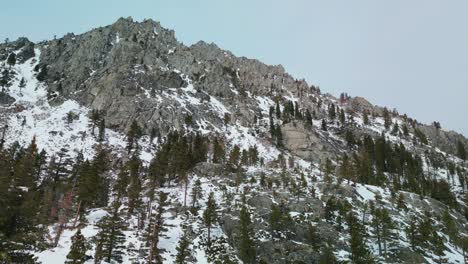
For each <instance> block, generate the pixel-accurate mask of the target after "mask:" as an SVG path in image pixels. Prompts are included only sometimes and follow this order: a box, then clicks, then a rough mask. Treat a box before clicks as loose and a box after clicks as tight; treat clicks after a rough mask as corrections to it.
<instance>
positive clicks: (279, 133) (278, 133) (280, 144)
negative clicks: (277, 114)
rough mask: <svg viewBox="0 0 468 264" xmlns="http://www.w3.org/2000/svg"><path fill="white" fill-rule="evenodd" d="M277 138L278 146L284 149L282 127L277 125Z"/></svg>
mask: <svg viewBox="0 0 468 264" xmlns="http://www.w3.org/2000/svg"><path fill="white" fill-rule="evenodd" d="M275 136H276V146H277V147H282V146H283V132H281V127H280V125H276V128H275Z"/></svg>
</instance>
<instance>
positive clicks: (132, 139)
mask: <svg viewBox="0 0 468 264" xmlns="http://www.w3.org/2000/svg"><path fill="white" fill-rule="evenodd" d="M142 135H143V132H142V131H141V128H140V126H139V125H138V123H137V122H136V120H133V122H132V124H131V125H130V129H129V130H128V133H127V151H128V153H130V151H132V150H133V149H135V148H138V140H139V139H140V137H141V136H142Z"/></svg>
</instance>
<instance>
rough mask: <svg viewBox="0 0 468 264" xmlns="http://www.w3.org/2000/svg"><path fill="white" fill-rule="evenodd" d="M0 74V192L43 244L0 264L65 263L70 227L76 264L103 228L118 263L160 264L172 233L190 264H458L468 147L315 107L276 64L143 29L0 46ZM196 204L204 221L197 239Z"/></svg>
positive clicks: (350, 104)
mask: <svg viewBox="0 0 468 264" xmlns="http://www.w3.org/2000/svg"><path fill="white" fill-rule="evenodd" d="M12 54H15V55H12ZM12 56H14V57H15V61H14V62H13V59H11V57H12ZM0 61H1V62H2V64H1V68H2V71H1V72H2V74H3V76H2V80H5V81H4V82H2V92H1V93H0V103H1V105H0V106H1V108H0V121H2V123H3V124H6V126H4V129H3V131H0V132H3V133H2V144H1V147H0V154H1V155H0V162H3V163H2V164H5V165H4V166H2V168H11V169H10V170H8V171H3V170H2V168H0V187H1V188H5V189H2V190H6V191H5V192H3V193H10V192H11V193H14V192H13V191H15V192H17V193H19V194H21V196H22V197H29V196H34V195H37V197H39V198H40V199H37V203H38V204H36V206H37V208H41V211H40V212H37V215H39V216H41V217H37V218H38V219H36V218H35V217H30V218H31V221H33V220H34V221H33V223H27V224H29V227H31V228H32V227H34V228H37V227H38V226H40V227H43V229H46V230H42V229H41V228H39V229H40V230H38V231H37V234H38V236H40V237H41V239H37V241H36V242H35V243H31V244H29V243H30V242H28V243H25V244H26V245H28V246H29V248H23V249H22V252H23V253H24V252H26V253H24V256H23V255H21V256H16V255H15V254H13V253H15V252H17V251H15V250H13V249H12V250H11V251H8V252H2V251H1V250H0V260H2V261H3V260H4V259H2V258H3V257H4V256H7V257H11V258H20V257H21V258H23V257H24V258H25V259H29V257H31V258H34V257H36V258H38V260H39V261H42V262H44V263H53V262H52V259H53V258H55V259H56V260H57V262H58V263H62V262H63V261H64V260H65V259H66V257H67V253H68V250H71V249H70V245H71V244H72V241H73V238H72V236H73V234H74V233H75V231H76V230H77V229H82V230H83V236H84V240H86V241H87V243H90V244H91V245H92V246H91V247H90V248H89V249H87V250H85V252H84V253H83V254H84V255H85V256H87V263H90V262H91V261H92V259H93V258H94V260H99V258H100V255H99V250H98V249H99V247H100V246H103V245H102V244H99V241H100V239H101V240H102V241H105V238H106V236H105V235H103V234H104V232H105V230H106V226H105V225H106V224H109V218H108V217H106V216H108V215H112V217H113V218H114V219H121V220H119V221H124V219H125V221H126V225H125V226H126V227H125V228H122V230H121V231H122V233H121V234H117V235H118V236H120V238H122V239H123V238H124V239H123V242H122V245H123V248H124V249H122V250H120V251H118V254H117V253H116V254H117V255H115V256H114V255H112V254H111V255H112V256H109V258H110V259H111V258H112V259H114V257H115V259H114V261H115V262H121V261H124V262H128V263H130V262H131V261H134V262H135V263H143V262H147V261H146V260H147V257H148V256H147V255H148V254H149V252H151V254H153V253H154V252H155V251H156V252H158V253H157V254H156V255H158V257H160V258H161V260H163V261H164V262H165V263H166V262H167V263H173V262H175V259H176V255H177V254H178V253H179V250H180V249H177V248H176V244H177V243H178V242H180V241H182V239H180V241H179V240H178V239H179V238H182V237H183V234H187V237H188V238H189V240H190V241H191V243H189V245H188V247H189V248H190V249H192V251H193V254H192V256H191V257H187V258H186V261H188V262H191V263H242V262H243V263H290V262H293V261H296V262H294V263H338V262H337V261H340V262H342V263H346V261H353V262H355V263H372V261H374V260H377V261H381V262H384V263H437V262H438V261H439V260H442V259H447V261H449V263H462V262H463V261H464V257H465V256H464V255H465V252H464V251H463V248H464V247H465V245H464V244H463V243H465V242H464V240H463V239H464V238H466V237H467V236H466V234H468V231H467V226H466V219H467V213H468V207H467V201H466V199H467V196H466V194H465V190H466V189H467V185H468V184H467V177H468V176H467V173H466V168H467V164H466V161H465V160H464V159H466V152H465V156H463V153H462V152H461V149H463V150H464V149H466V146H468V142H467V140H466V138H464V137H463V136H462V135H460V134H457V133H452V132H446V131H444V130H443V129H441V128H440V124H437V123H434V124H432V125H423V124H420V123H418V122H417V121H416V120H414V119H412V118H410V117H407V116H405V115H400V114H398V112H396V111H391V110H389V109H387V108H385V107H383V108H382V107H378V106H374V105H372V104H371V103H369V102H368V101H367V100H366V99H365V98H362V97H349V96H348V95H347V94H342V95H340V97H339V98H337V97H334V96H331V95H328V94H322V92H321V91H320V88H319V87H316V86H314V85H309V84H308V83H307V82H306V81H305V80H297V79H295V78H293V77H292V76H291V75H289V74H288V73H286V71H285V69H284V68H283V67H282V66H281V65H277V66H269V65H266V64H263V63H261V62H260V61H258V60H255V59H247V58H244V57H241V58H238V57H235V56H234V55H233V54H232V53H230V52H228V51H224V50H222V49H221V48H219V47H218V46H216V45H215V44H207V43H205V42H198V43H196V44H194V45H191V46H190V47H187V46H185V45H183V44H181V43H179V42H178V41H177V39H176V38H175V33H174V31H172V30H167V29H164V28H163V27H161V25H160V24H159V23H158V22H155V21H152V20H144V21H142V22H134V21H133V20H132V19H130V18H126V19H124V18H121V19H119V20H118V21H117V22H116V23H114V24H112V25H109V26H105V27H100V28H96V29H93V30H91V31H89V32H86V33H83V34H80V35H74V34H67V35H65V36H64V37H63V38H58V39H54V40H50V41H44V42H40V43H37V44H34V43H32V42H30V41H28V40H27V39H25V38H21V39H19V40H17V41H14V42H11V43H6V44H0ZM5 76H7V78H6V77H5ZM40 150H45V153H44V154H39V151H40ZM36 152H37V153H36ZM27 153H33V154H34V155H33V156H35V155H37V156H41V155H42V156H41V157H42V158H41V160H40V161H38V164H40V165H39V166H37V165H35V164H36V163H35V164H30V162H29V163H28V162H26V163H24V159H28V158H29V156H28V154H27ZM41 153H42V152H41ZM106 153H107V154H106ZM105 154H106V155H108V159H109V161H108V163H109V165H108V166H100V165H101V163H103V164H105V163H106V162H105V161H104V158H103V157H106V155H105ZM64 160H65V161H66V162H65V161H64ZM46 161H47V162H46ZM46 163H48V164H46ZM18 164H22V165H21V166H18ZM24 167H27V168H30V170H31V171H35V172H36V171H37V175H38V176H34V180H32V179H30V178H28V177H29V175H30V174H28V173H26V174H24V173H22V172H23V171H25V170H22V168H24ZM45 167H46V168H47V169H44V168H45ZM57 167H59V168H61V169H57ZM105 167H107V168H106V169H103V168H105ZM26 171H27V170H26ZM55 171H57V172H56V173H53V172H55ZM53 175H56V176H57V175H60V177H58V176H57V177H58V178H56V177H53ZM126 175H127V176H126ZM128 177H130V178H131V180H130V179H128ZM18 179H20V181H21V182H22V184H21V185H18ZM51 179H53V180H51ZM127 180H128V182H126V181H127ZM94 181H95V182H94ZM198 181H199V183H198ZM5 182H6V183H8V184H4V183H5ZM89 182H92V184H89ZM58 183H59V184H58ZM126 183H127V184H126ZM57 184H58V185H57ZM95 186H96V188H97V187H100V188H102V189H95V188H94V187H95ZM75 188H77V189H78V191H75ZM35 190H39V191H38V192H37V193H36V191H35ZM200 190H201V191H200ZM187 192H194V193H195V194H194V197H193V198H190V199H191V200H190V202H191V203H193V204H192V205H190V206H188V205H187V196H190V195H188V193H187ZM197 192H200V193H203V198H200V197H198V196H199V195H201V194H200V193H199V194H197ZM209 192H213V197H214V198H213V199H214V201H215V202H216V203H217V204H218V208H217V209H218V210H217V211H218V213H219V215H218V217H215V219H214V222H213V225H212V227H213V229H212V230H211V229H210V228H211V224H210V225H209V226H208V227H207V226H206V221H208V220H209V219H211V218H210V217H205V216H204V215H205V214H207V213H205V212H206V211H207V210H208V208H209V204H210V201H209V199H208V197H209V195H208V193H209ZM3 193H2V192H0V195H2V194H3ZM46 194H48V195H50V196H47V195H46ZM157 194H159V195H161V196H158V195H157ZM90 195H94V196H90ZM165 195H167V198H164V196H165ZM103 196H104V198H103ZM66 197H71V198H66ZM0 198H2V199H4V200H5V201H9V200H8V199H11V197H3V196H0ZM2 199H0V203H1V202H2V201H4V200H2ZM67 199H69V200H67ZM165 199H167V204H165V202H164V200H165ZM26 202H30V201H29V200H25V201H24V203H25V204H26ZM64 204H65V205H64ZM49 207H50V208H49ZM189 207H190V208H189ZM0 208H2V206H0ZM5 208H6V207H5ZM44 208H45V209H44ZM49 209H50V212H51V213H50V214H49V213H48V212H49V211H48V210H49ZM52 209H53V210H52ZM0 210H1V209H0ZM158 210H162V211H161V212H163V213H158V212H159V211H158ZM15 212H17V211H15ZM52 212H55V213H52ZM57 212H59V213H60V214H59V215H61V216H62V215H66V216H67V217H65V218H63V217H62V218H60V217H59V216H58V215H57ZM70 212H73V213H75V212H76V214H77V217H76V218H75V219H76V220H74V221H73V219H72V217H71V213H70ZM1 213H2V211H0V215H2V214H1ZM5 215H7V214H6V213H5ZM17 215H18V217H22V211H21V210H18V212H17ZM447 215H448V216H447ZM14 217H16V215H14ZM43 218H45V219H46V220H43ZM413 218H414V219H416V220H414V219H413ZM158 219H159V220H158ZM161 219H163V220H164V221H167V225H166V228H165V229H166V230H163V229H164V228H163V229H161V230H162V231H161V230H160V231H161V234H160V236H157V237H158V239H157V240H156V241H159V242H161V243H160V244H159V245H158V242H156V247H153V248H152V249H150V246H148V245H147V242H148V241H149V239H148V235H147V234H146V233H145V232H146V231H145V230H151V228H152V226H153V224H154V222H155V221H161ZM207 219H208V220H207ZM361 219H362V220H361ZM447 219H448V220H447ZM0 220H2V219H0ZM35 220H37V222H35ZM413 220H414V221H413ZM426 220H427V221H429V222H425V221H426ZM106 221H107V222H106ZM388 222H394V224H395V225H396V226H388V225H385V223H388ZM2 224H3V222H1V221H0V238H1V237H2V236H4V234H3V233H2V232H3V230H4V229H3V226H2ZM113 224H114V225H117V224H118V225H121V224H122V223H120V222H119V223H118V222H114V223H113ZM111 225H112V223H111ZM161 225H162V224H161ZM413 225H414V228H412V226H413ZM240 227H244V229H242V228H240ZM351 227H352V228H351ZM381 228H385V230H387V231H388V232H390V233H389V234H390V235H389V234H387V235H384V234H382V233H381V231H380V230H381ZM154 230H156V229H154ZM208 230H210V231H208ZM403 230H406V231H403ZM408 230H409V231H408ZM427 230H429V231H427ZM412 232H414V234H415V235H414V236H415V237H414V238H413V237H412V236H413V235H412V234H413V233H412ZM454 233H455V234H456V235H454ZM18 234H19V235H18ZM18 234H15V235H17V236H19V237H23V236H26V234H24V233H23V231H21V229H18ZM143 234H145V235H143ZM211 235H213V239H214V241H215V242H214V244H215V247H212V246H210V242H207V239H208V240H209V238H210V237H211ZM6 237H7V238H8V239H7V240H6V241H7V242H10V241H11V244H9V243H7V244H6V245H7V246H6V247H5V248H8V249H10V247H12V248H14V246H13V245H15V242H17V241H16V240H15V236H12V235H11V234H8V233H7V235H6ZM52 238H53V239H52ZM154 239H155V237H153V240H152V241H153V242H154V241H155V240H154ZM382 240H383V241H384V242H385V243H386V242H387V241H388V247H389V248H388V251H389V252H388V253H387V244H385V250H384V249H383V248H382V246H383V245H382ZM96 241H97V242H96ZM103 243H104V242H103ZM244 243H245V244H244ZM245 245H249V246H245ZM249 248H250V249H252V248H254V249H255V252H252V251H249V250H248V249H249ZM65 251H67V252H65ZM384 251H385V252H384ZM27 252H30V253H31V255H32V256H29V255H28V254H27ZM119 252H120V253H119ZM285 256H287V258H285ZM322 259H325V261H326V262H321V261H322ZM288 261H290V262H288ZM19 262H21V261H19ZM107 262H109V261H107Z"/></svg>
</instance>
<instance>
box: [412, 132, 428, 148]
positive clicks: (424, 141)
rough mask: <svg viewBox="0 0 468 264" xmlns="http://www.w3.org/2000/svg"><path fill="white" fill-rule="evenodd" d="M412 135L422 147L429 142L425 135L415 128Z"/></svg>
mask: <svg viewBox="0 0 468 264" xmlns="http://www.w3.org/2000/svg"><path fill="white" fill-rule="evenodd" d="M414 135H415V136H416V137H417V138H418V139H419V142H421V143H422V144H424V145H427V144H429V142H428V141H427V137H426V135H425V134H424V133H423V132H422V131H421V130H419V129H417V128H415V129H414Z"/></svg>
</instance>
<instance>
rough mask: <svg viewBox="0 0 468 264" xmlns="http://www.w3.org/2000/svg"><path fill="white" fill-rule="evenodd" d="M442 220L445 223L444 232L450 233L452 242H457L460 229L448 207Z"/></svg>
mask: <svg viewBox="0 0 468 264" xmlns="http://www.w3.org/2000/svg"><path fill="white" fill-rule="evenodd" d="M442 222H443V223H444V232H445V234H447V235H448V237H449V239H450V242H452V243H453V242H455V240H456V239H457V234H458V230H457V226H456V223H455V221H454V220H453V218H452V216H451V214H450V212H449V210H448V209H446V210H445V211H444V213H443V215H442Z"/></svg>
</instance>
